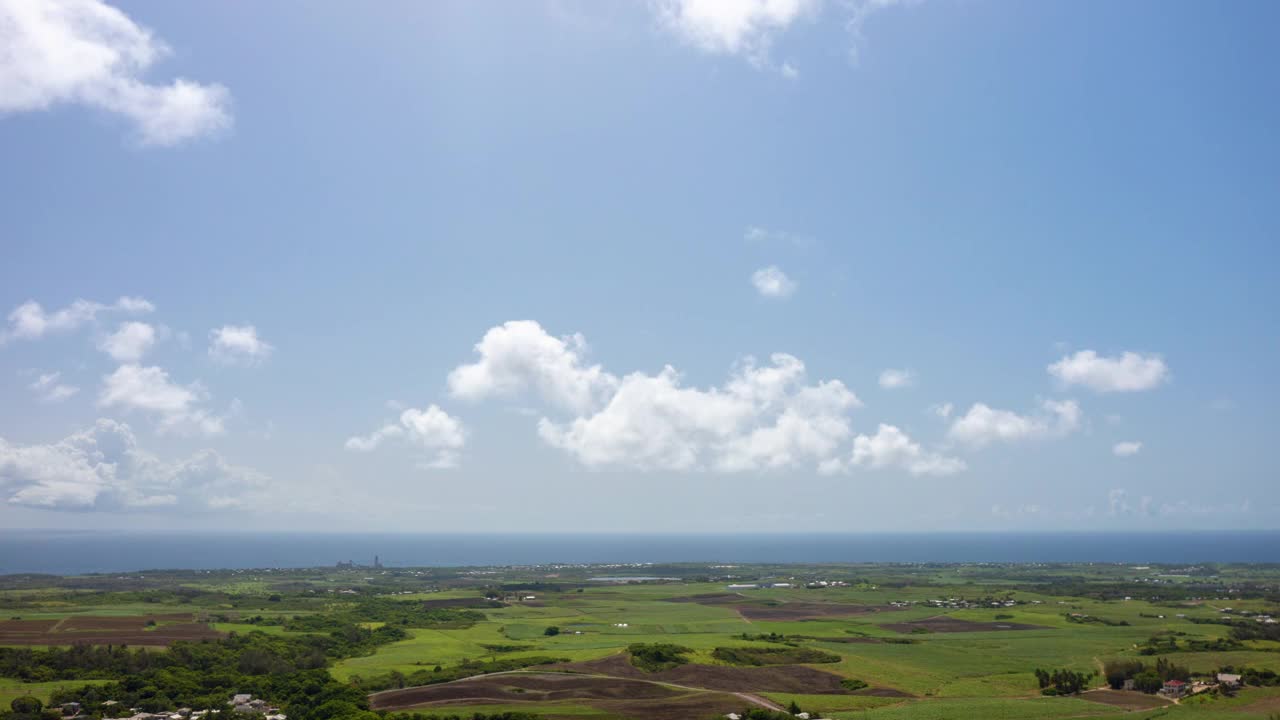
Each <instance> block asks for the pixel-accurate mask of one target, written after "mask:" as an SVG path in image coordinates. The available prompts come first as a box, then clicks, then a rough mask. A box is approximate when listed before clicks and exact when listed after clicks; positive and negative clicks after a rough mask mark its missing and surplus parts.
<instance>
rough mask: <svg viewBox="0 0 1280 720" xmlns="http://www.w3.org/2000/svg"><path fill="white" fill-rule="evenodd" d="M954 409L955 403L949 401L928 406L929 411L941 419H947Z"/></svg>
mask: <svg viewBox="0 0 1280 720" xmlns="http://www.w3.org/2000/svg"><path fill="white" fill-rule="evenodd" d="M955 409H956V407H955V405H952V404H951V403H949V402H944V403H938V404H937V405H930V406H929V412H931V413H933V414H934V415H937V416H938V417H940V418H942V419H943V420H949V419H950V418H951V413H952V412H954V411H955Z"/></svg>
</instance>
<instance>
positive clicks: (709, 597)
mask: <svg viewBox="0 0 1280 720" xmlns="http://www.w3.org/2000/svg"><path fill="white" fill-rule="evenodd" d="M744 599H745V598H744V597H743V596H741V595H739V594H738V593H704V594H702V595H684V596H682V597H673V598H667V600H666V602H674V603H698V604H699V605H732V604H733V603H740V602H742V601H743V600H744Z"/></svg>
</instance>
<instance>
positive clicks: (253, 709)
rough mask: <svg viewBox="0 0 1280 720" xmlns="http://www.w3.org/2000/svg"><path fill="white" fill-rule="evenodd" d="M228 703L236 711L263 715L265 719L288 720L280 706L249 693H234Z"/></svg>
mask: <svg viewBox="0 0 1280 720" xmlns="http://www.w3.org/2000/svg"><path fill="white" fill-rule="evenodd" d="M227 704H228V705H230V706H231V709H232V710H233V711H235V712H238V713H244V714H246V715H262V716H263V717H264V720H287V718H286V717H285V714H284V713H282V712H280V708H277V707H272V706H271V705H269V704H268V703H267V701H266V700H263V699H261V698H255V697H254V696H252V695H250V694H249V693H240V694H238V695H233V696H232V697H231V699H230V700H228V701H227Z"/></svg>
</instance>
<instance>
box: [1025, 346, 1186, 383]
mask: <svg viewBox="0 0 1280 720" xmlns="http://www.w3.org/2000/svg"><path fill="white" fill-rule="evenodd" d="M1048 369H1049V374H1050V375H1052V376H1054V377H1055V378H1057V379H1058V380H1059V381H1060V382H1062V384H1063V385H1083V386H1085V387H1087V388H1089V389H1091V390H1094V391H1096V392H1101V393H1109V392H1137V391H1140V390H1151V389H1153V388H1155V387H1158V386H1159V385H1161V384H1163V383H1166V382H1168V381H1169V377H1170V373H1169V367H1168V366H1167V365H1165V362H1164V360H1163V359H1161V358H1160V356H1158V355H1141V354H1139V353H1135V352H1125V353H1123V354H1121V355H1120V356H1119V357H1104V356H1100V355H1098V354H1097V353H1096V352H1094V351H1093V350H1081V351H1080V352H1077V353H1076V354H1074V355H1067V356H1066V357H1064V358H1062V359H1061V360H1059V361H1057V362H1055V363H1053V364H1051V365H1049V368H1048Z"/></svg>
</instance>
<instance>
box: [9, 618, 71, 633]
mask: <svg viewBox="0 0 1280 720" xmlns="http://www.w3.org/2000/svg"><path fill="white" fill-rule="evenodd" d="M57 624H58V621H57V620H0V633H8V634H18V633H46V632H49V631H50V630H52V629H53V626H54V625H57Z"/></svg>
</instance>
